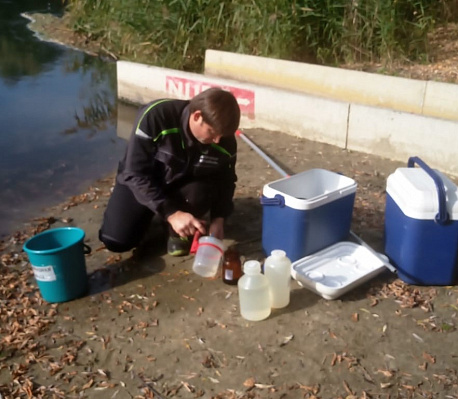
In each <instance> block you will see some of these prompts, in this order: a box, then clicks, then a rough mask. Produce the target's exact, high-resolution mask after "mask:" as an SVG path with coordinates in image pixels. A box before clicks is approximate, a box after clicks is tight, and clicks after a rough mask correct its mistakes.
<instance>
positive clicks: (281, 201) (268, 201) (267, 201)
mask: <svg viewBox="0 0 458 399" xmlns="http://www.w3.org/2000/svg"><path fill="white" fill-rule="evenodd" d="M259 201H260V202H261V205H268V206H273V205H278V206H279V207H280V208H283V207H284V206H285V197H283V196H282V195H280V194H275V197H273V198H267V197H266V196H264V195H263V196H261V198H260V199H259Z"/></svg>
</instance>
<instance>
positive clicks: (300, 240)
mask: <svg viewBox="0 0 458 399" xmlns="http://www.w3.org/2000/svg"><path fill="white" fill-rule="evenodd" d="M355 193H356V182H355V181H354V180H353V179H350V178H349V177H345V176H342V175H340V174H338V173H334V172H330V171H328V170H324V169H310V170H308V171H305V172H302V173H298V174H296V175H294V176H291V177H286V178H283V179H280V180H276V181H274V182H272V183H269V184H266V185H265V186H264V188H263V193H262V196H261V204H262V206H263V215H262V246H263V250H264V252H265V253H266V255H270V253H271V252H272V251H273V250H274V249H282V250H284V251H285V252H286V255H287V256H288V257H289V258H290V259H291V261H292V262H294V261H296V260H297V259H300V258H303V257H304V256H307V255H310V254H312V253H314V252H317V251H319V250H321V249H323V248H326V247H328V246H330V245H332V244H335V243H337V242H339V241H342V240H344V239H346V238H347V237H348V234H349V232H350V226H351V219H352V215H353V205H354V202H355Z"/></svg>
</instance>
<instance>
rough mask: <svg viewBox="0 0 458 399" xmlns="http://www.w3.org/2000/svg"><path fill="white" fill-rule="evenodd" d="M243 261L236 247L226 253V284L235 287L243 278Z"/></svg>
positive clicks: (224, 263)
mask: <svg viewBox="0 0 458 399" xmlns="http://www.w3.org/2000/svg"><path fill="white" fill-rule="evenodd" d="M242 275H243V271H242V261H241V260H240V255H239V253H238V251H237V250H236V249H235V248H234V247H230V248H229V249H228V250H227V251H226V252H225V253H224V262H223V282H225V283H226V284H231V285H235V284H237V282H238V281H239V278H240V277H242Z"/></svg>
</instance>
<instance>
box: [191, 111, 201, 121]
mask: <svg viewBox="0 0 458 399" xmlns="http://www.w3.org/2000/svg"><path fill="white" fill-rule="evenodd" d="M191 118H192V119H193V121H194V122H198V121H199V119H200V118H202V111H200V110H197V111H194V112H193V113H192V114H191Z"/></svg>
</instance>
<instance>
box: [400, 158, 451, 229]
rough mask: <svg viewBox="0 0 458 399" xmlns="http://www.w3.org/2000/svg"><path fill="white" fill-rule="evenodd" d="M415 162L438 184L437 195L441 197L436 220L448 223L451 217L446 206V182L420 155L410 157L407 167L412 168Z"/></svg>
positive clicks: (440, 222)
mask: <svg viewBox="0 0 458 399" xmlns="http://www.w3.org/2000/svg"><path fill="white" fill-rule="evenodd" d="M415 163H417V164H418V165H419V166H420V167H421V168H422V169H423V170H424V171H425V172H426V173H427V174H428V175H429V176H430V177H431V178H432V179H433V180H434V183H435V184H436V190H437V195H438V197H439V198H438V199H439V213H438V214H437V215H436V217H435V218H434V219H435V221H436V222H437V223H439V224H445V223H447V221H448V220H449V218H448V213H447V207H446V198H445V188H444V182H443V181H442V179H441V178H440V176H439V175H438V174H437V173H436V172H435V171H434V170H432V169H431V168H430V167H429V166H428V165H427V164H426V163H425V162H423V161H422V160H421V159H420V158H419V157H410V158H409V161H408V162H407V167H408V168H412V167H413V166H414V165H415Z"/></svg>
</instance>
